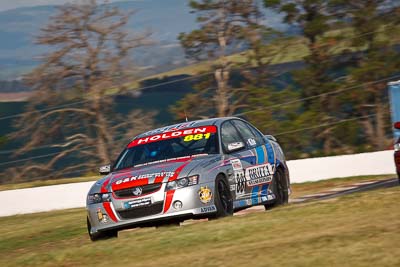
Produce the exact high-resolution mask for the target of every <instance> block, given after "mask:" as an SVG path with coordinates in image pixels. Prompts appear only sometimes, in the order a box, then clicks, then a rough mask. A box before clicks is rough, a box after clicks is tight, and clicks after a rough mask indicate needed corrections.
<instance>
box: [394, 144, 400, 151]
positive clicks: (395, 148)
mask: <svg viewBox="0 0 400 267" xmlns="http://www.w3.org/2000/svg"><path fill="white" fill-rule="evenodd" d="M394 151H400V143H397V144H394Z"/></svg>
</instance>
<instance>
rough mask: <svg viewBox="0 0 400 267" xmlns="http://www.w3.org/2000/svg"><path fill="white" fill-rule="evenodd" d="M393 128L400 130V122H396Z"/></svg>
mask: <svg viewBox="0 0 400 267" xmlns="http://www.w3.org/2000/svg"><path fill="white" fill-rule="evenodd" d="M393 127H394V128H396V129H399V130H400V121H398V122H395V123H394V124H393Z"/></svg>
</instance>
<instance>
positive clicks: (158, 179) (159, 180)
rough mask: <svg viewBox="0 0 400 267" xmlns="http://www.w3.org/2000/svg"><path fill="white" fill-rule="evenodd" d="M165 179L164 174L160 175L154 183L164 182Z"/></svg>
mask: <svg viewBox="0 0 400 267" xmlns="http://www.w3.org/2000/svg"><path fill="white" fill-rule="evenodd" d="M163 181H164V176H158V177H157V178H156V179H154V183H155V184H158V183H162V182H163Z"/></svg>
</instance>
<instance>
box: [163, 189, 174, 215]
mask: <svg viewBox="0 0 400 267" xmlns="http://www.w3.org/2000/svg"><path fill="white" fill-rule="evenodd" d="M174 193H175V190H170V191H168V192H167V193H166V196H165V205H164V213H166V212H167V211H168V210H169V208H170V207H171V203H172V199H173V197H174Z"/></svg>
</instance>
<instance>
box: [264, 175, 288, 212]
mask: <svg viewBox="0 0 400 267" xmlns="http://www.w3.org/2000/svg"><path fill="white" fill-rule="evenodd" d="M271 190H272V192H273V193H274V195H275V201H274V202H273V203H271V204H265V205H264V207H265V209H267V210H268V209H271V208H273V207H276V206H279V205H284V204H286V203H288V201H289V192H288V185H287V182H286V178H285V174H284V172H283V171H282V170H280V169H279V170H277V171H276V172H275V174H274V177H273V178H272V183H271Z"/></svg>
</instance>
